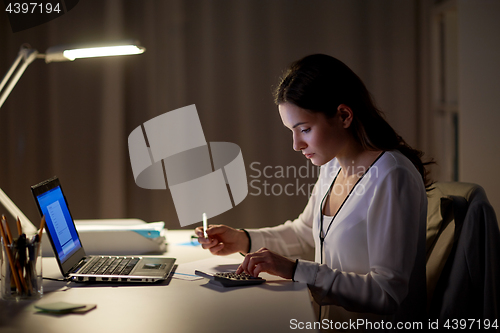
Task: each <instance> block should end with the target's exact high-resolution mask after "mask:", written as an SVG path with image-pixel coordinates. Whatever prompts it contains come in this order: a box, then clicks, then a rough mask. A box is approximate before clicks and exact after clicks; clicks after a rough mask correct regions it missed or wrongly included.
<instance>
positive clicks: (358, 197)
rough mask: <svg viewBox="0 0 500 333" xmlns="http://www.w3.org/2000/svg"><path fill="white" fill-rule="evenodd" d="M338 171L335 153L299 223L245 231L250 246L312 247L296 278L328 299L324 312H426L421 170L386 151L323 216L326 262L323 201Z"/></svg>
mask: <svg viewBox="0 0 500 333" xmlns="http://www.w3.org/2000/svg"><path fill="white" fill-rule="evenodd" d="M339 170H340V165H339V163H338V161H337V159H336V158H334V159H333V160H331V161H330V162H328V163H327V164H325V165H323V166H322V167H321V172H320V176H319V178H318V181H317V182H316V185H315V187H314V191H313V193H312V195H311V197H310V199H309V202H308V204H307V206H306V207H305V209H304V211H303V212H302V213H301V214H300V215H299V217H298V218H297V219H295V220H294V221H287V222H286V223H284V224H282V225H279V226H276V227H272V228H262V229H255V230H248V232H249V235H250V237H251V242H252V248H251V252H254V251H256V250H258V249H259V248H261V247H266V248H268V249H269V250H271V251H275V252H278V253H280V254H282V255H284V256H300V255H301V254H303V253H305V252H307V251H308V250H310V249H311V247H314V248H315V262H310V261H306V260H299V262H298V264H297V267H296V271H295V275H294V280H295V281H298V282H305V283H307V284H308V286H309V289H310V291H311V294H312V295H313V297H314V299H315V300H316V302H317V303H318V304H320V305H330V307H323V310H322V314H323V317H324V318H329V319H331V320H346V319H347V318H372V320H377V319H380V318H383V319H384V320H391V321H393V322H394V321H409V320H414V319H416V318H422V317H421V316H422V315H423V314H424V313H425V307H426V289H425V234H426V216H427V196H426V191H425V187H424V184H423V182H422V177H421V175H420V173H419V172H418V171H417V169H416V168H415V166H414V165H413V164H412V163H411V161H410V160H409V159H408V158H406V157H405V156H404V155H403V154H401V153H400V152H399V151H387V152H385V153H384V154H382V155H381V156H380V157H379V159H378V160H377V161H376V162H375V163H374V164H373V165H372V167H371V168H370V169H368V171H367V172H366V174H365V175H364V176H363V177H362V178H361V180H360V181H359V182H358V184H357V185H356V186H355V187H354V188H353V189H352V192H351V194H350V195H349V197H348V198H347V199H346V200H345V202H344V204H343V205H342V207H341V208H340V210H339V211H338V212H337V215H336V216H335V218H332V217H330V216H323V231H324V233H325V234H326V236H325V239H324V246H323V250H324V253H323V263H321V246H320V217H321V216H320V214H321V211H322V207H320V205H321V202H322V199H323V198H324V197H325V195H326V194H327V192H328V189H329V188H330V186H331V184H332V182H333V180H334V179H335V177H336V175H337V174H338V172H339ZM355 171H356V172H357V171H358V170H355ZM359 171H360V172H364V171H365V170H359ZM339 186H340V185H339ZM335 190H336V188H335V186H333V188H332V191H335ZM325 201H326V200H325ZM330 224H331V225H330ZM346 310H347V311H346ZM362 312H368V313H371V314H377V315H383V316H380V317H378V316H373V315H369V314H366V315H364V314H360V313H362ZM387 315H389V317H388V316H387ZM424 324H425V323H424Z"/></svg>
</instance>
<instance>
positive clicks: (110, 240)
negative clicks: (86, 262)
mask: <svg viewBox="0 0 500 333" xmlns="http://www.w3.org/2000/svg"><path fill="white" fill-rule="evenodd" d="M75 224H76V230H77V231H78V235H79V236H80V239H81V241H82V244H84V245H85V252H86V253H87V254H88V255H97V254H98V255H101V254H107V255H115V256H116V255H148V254H161V253H164V252H165V251H166V237H165V231H166V230H165V229H164V226H165V223H164V222H154V223H146V222H144V221H142V220H139V219H98V220H75ZM42 255H43V256H44V257H52V256H54V253H53V252H52V247H51V246H50V242H42Z"/></svg>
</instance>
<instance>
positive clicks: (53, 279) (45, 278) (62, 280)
mask: <svg viewBox="0 0 500 333" xmlns="http://www.w3.org/2000/svg"><path fill="white" fill-rule="evenodd" d="M42 279H44V280H50V281H58V282H68V281H70V280H69V279H55V278H49V277H45V276H43V277H42Z"/></svg>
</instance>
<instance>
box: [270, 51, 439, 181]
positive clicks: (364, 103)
mask: <svg viewBox="0 0 500 333" xmlns="http://www.w3.org/2000/svg"><path fill="white" fill-rule="evenodd" d="M274 101H275V103H276V104H277V105H279V104H282V103H291V104H294V105H296V106H298V107H300V108H302V109H305V110H308V111H310V112H321V113H323V114H325V115H326V116H327V117H333V116H335V114H336V112H337V107H338V106H339V105H340V104H345V105H347V106H349V107H350V108H351V110H352V111H353V121H352V124H351V127H350V129H351V131H352V134H353V136H354V138H355V139H356V140H357V141H358V142H359V144H361V146H362V147H363V149H365V150H382V151H387V150H399V151H400V152H401V153H402V154H403V155H405V156H406V157H407V158H408V159H409V160H410V161H411V162H412V163H413V164H414V165H415V167H416V168H417V170H418V172H419V173H420V174H421V175H422V180H423V182H424V185H425V187H426V189H427V190H430V189H431V186H432V184H433V182H432V181H431V179H430V178H429V177H428V171H427V170H426V168H425V166H426V165H428V164H431V163H434V162H433V161H430V162H425V163H424V162H422V156H423V154H424V153H423V152H422V151H420V150H417V149H413V148H412V147H410V146H409V145H408V144H407V143H406V142H405V141H404V140H403V138H402V137H401V136H399V135H398V134H397V133H396V131H395V130H394V129H393V128H392V127H391V125H389V123H388V122H387V121H386V120H385V119H384V117H383V114H382V112H381V111H380V110H378V109H377V108H376V107H375V104H374V102H373V99H372V97H371V95H370V92H369V91H368V90H367V89H366V87H365V85H364V83H363V81H361V79H360V78H359V77H358V76H357V75H356V74H355V73H354V72H353V71H352V70H351V69H350V68H349V67H347V65H345V64H344V63H343V62H342V61H340V60H338V59H336V58H334V57H331V56H328V55H324V54H314V55H310V56H307V57H305V58H302V59H300V60H298V61H296V62H294V63H293V64H292V65H291V66H290V68H289V69H288V70H287V72H286V73H285V74H284V76H283V77H282V79H281V82H280V84H279V86H278V88H277V89H276V91H275V94H274Z"/></svg>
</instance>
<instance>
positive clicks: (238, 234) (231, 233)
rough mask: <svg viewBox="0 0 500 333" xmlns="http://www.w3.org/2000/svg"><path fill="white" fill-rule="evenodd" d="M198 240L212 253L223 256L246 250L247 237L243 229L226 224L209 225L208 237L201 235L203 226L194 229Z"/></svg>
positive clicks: (245, 251)
mask: <svg viewBox="0 0 500 333" xmlns="http://www.w3.org/2000/svg"><path fill="white" fill-rule="evenodd" d="M194 232H195V233H196V235H197V236H198V242H199V243H200V244H201V246H202V247H203V248H204V249H208V250H210V252H212V254H215V255H219V256H225V255H228V254H232V253H236V252H242V253H247V252H248V245H249V239H248V237H247V235H246V233H245V232H244V231H243V230H237V229H234V228H231V227H228V226H226V225H210V226H209V227H208V229H207V235H208V238H205V237H204V236H203V227H198V228H196V229H195V230H194Z"/></svg>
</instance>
